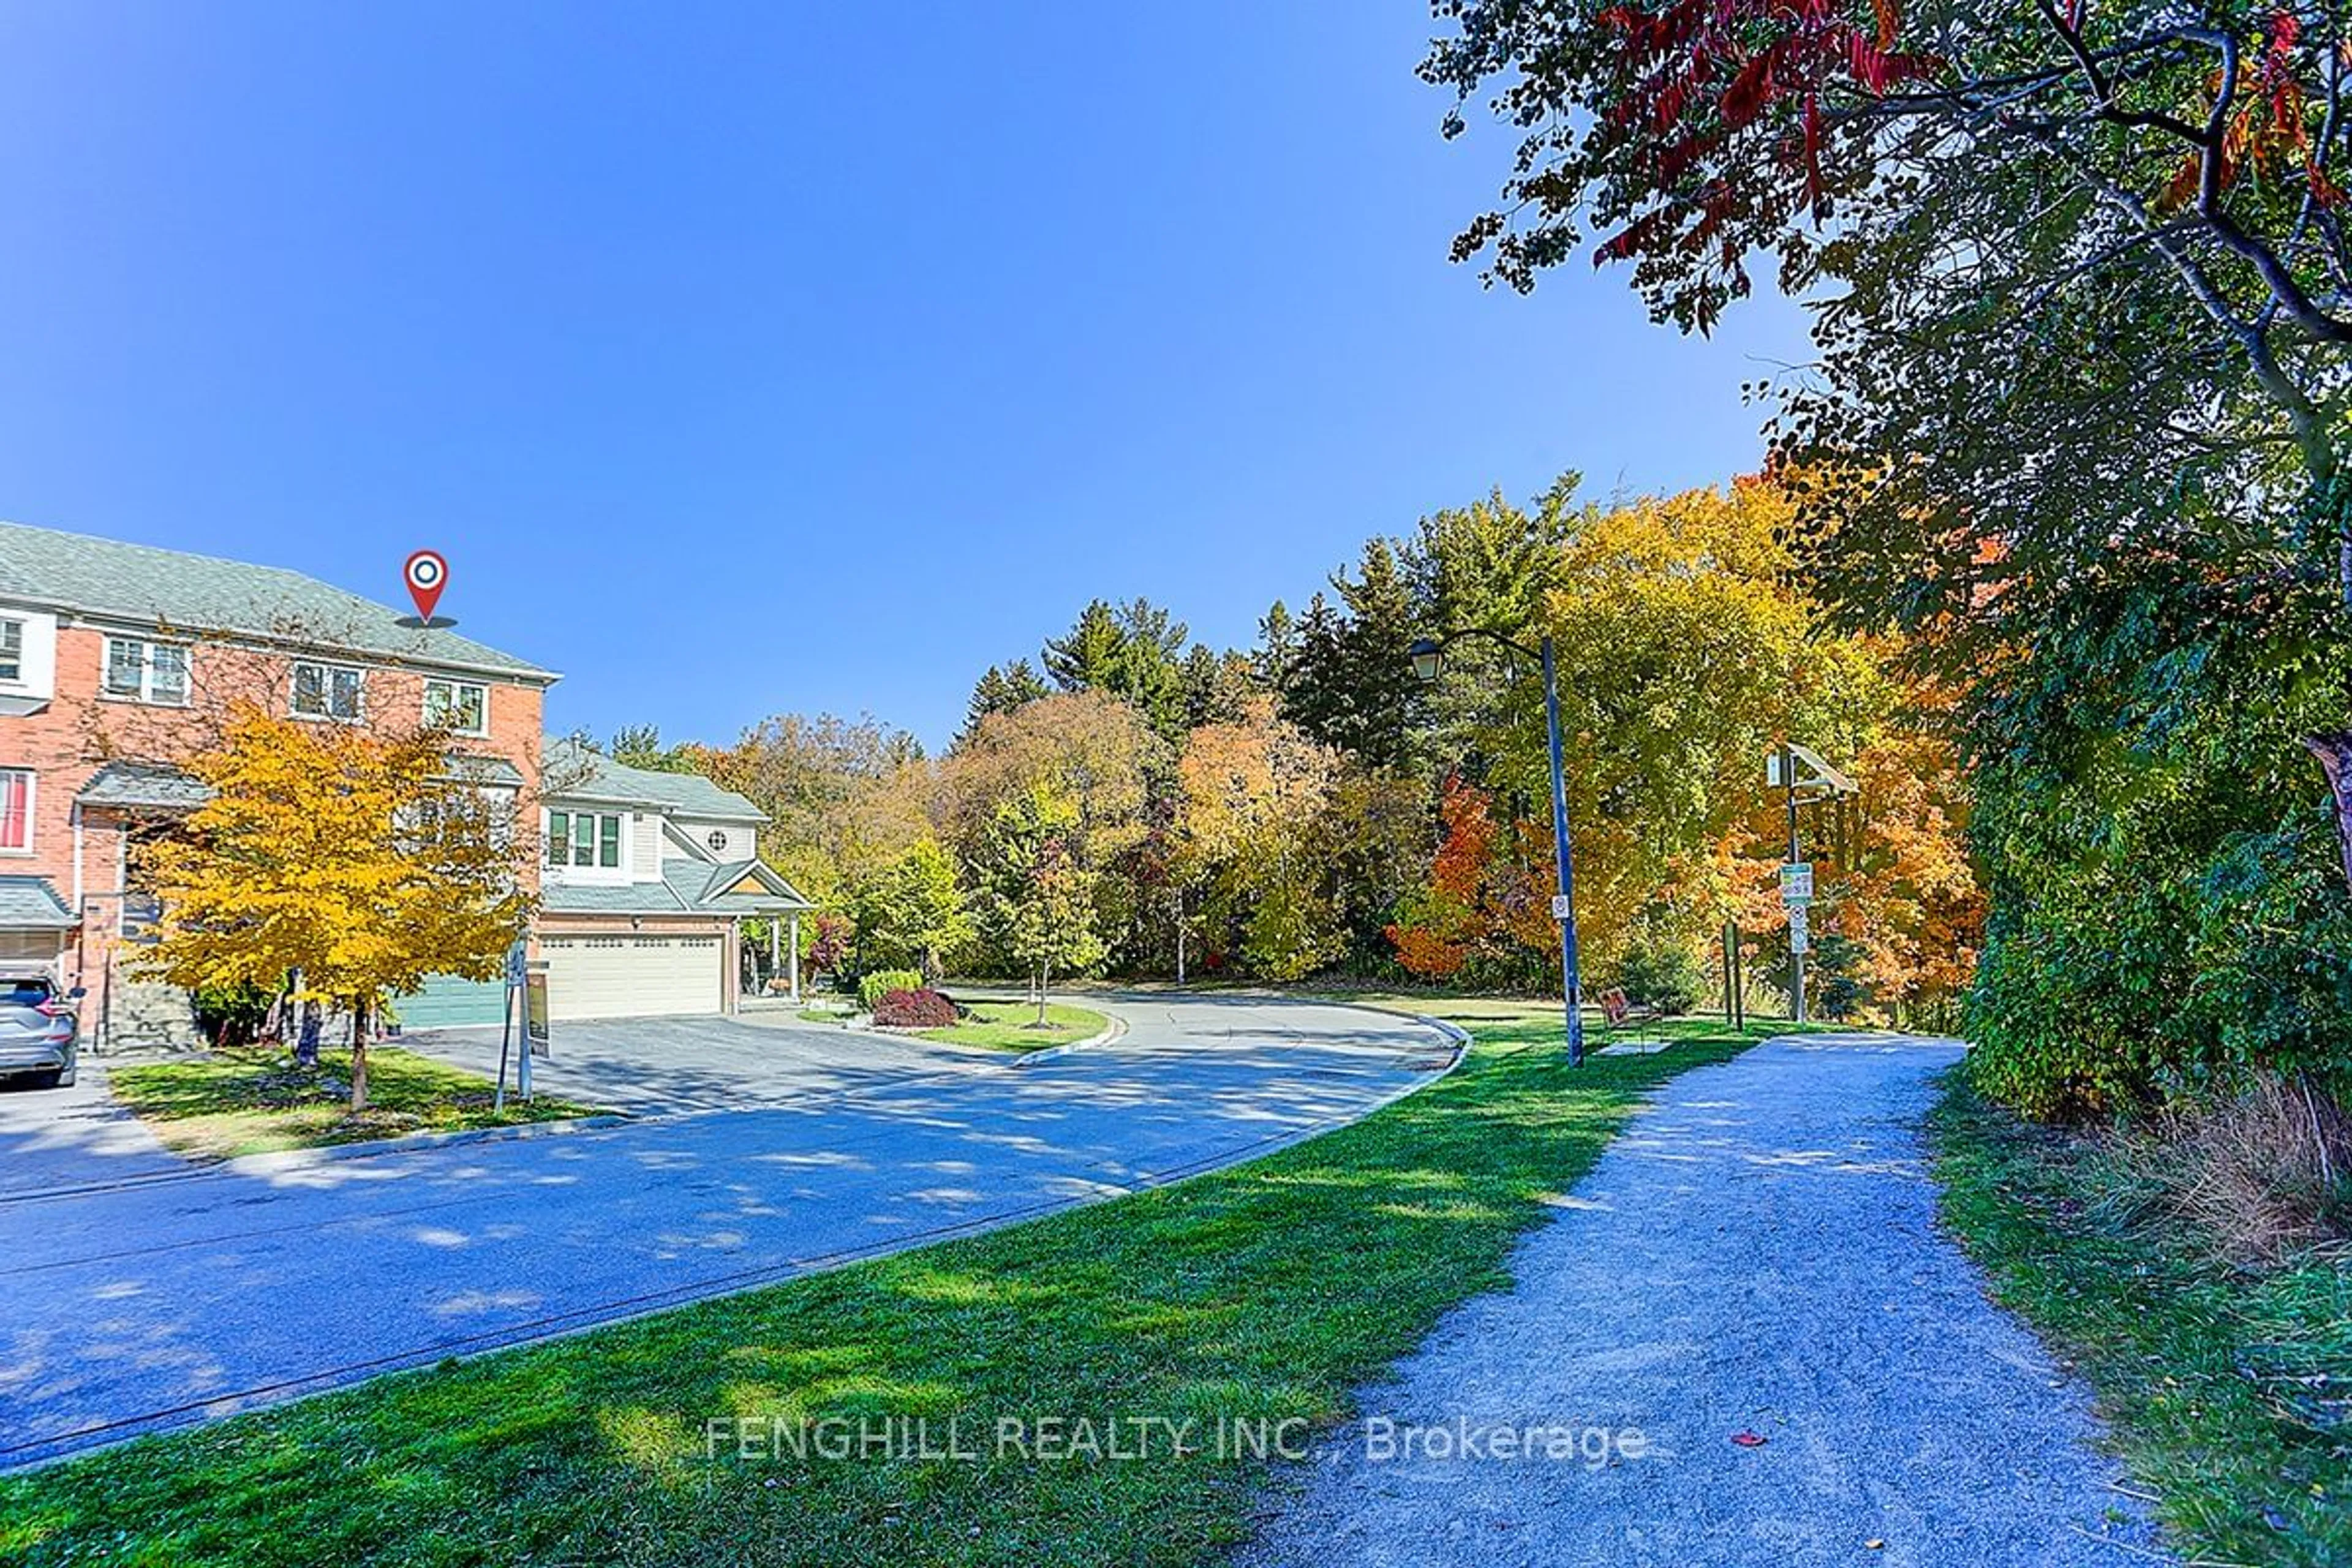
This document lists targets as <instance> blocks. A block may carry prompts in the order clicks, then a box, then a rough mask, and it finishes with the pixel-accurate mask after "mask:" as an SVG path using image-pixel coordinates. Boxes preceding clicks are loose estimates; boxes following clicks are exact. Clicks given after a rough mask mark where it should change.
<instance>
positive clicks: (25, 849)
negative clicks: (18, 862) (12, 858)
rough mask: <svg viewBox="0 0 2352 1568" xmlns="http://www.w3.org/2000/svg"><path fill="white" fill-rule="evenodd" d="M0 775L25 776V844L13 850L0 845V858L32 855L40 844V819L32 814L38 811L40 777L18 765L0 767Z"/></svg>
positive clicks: (34, 771) (35, 772) (29, 769)
mask: <svg viewBox="0 0 2352 1568" xmlns="http://www.w3.org/2000/svg"><path fill="white" fill-rule="evenodd" d="M0 773H22V774H24V775H25V842H24V843H22V844H21V845H18V846H16V847H13V848H12V847H9V846H7V845H5V844H0V856H9V855H30V854H32V853H33V847H34V846H35V845H37V844H38V843H39V842H40V839H39V837H37V828H38V824H39V820H40V819H39V818H38V817H37V816H35V815H34V814H35V813H36V812H37V811H38V810H39V809H40V804H41V775H40V773H38V772H37V771H36V770H35V769H32V768H28V767H25V766H23V765H21V764H18V763H10V764H8V765H6V766H0Z"/></svg>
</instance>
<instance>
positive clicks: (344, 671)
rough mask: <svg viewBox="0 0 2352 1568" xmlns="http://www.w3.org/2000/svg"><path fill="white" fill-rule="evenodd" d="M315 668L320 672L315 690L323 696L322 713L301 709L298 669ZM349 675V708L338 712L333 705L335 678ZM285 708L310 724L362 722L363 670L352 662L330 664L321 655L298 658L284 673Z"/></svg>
mask: <svg viewBox="0 0 2352 1568" xmlns="http://www.w3.org/2000/svg"><path fill="white" fill-rule="evenodd" d="M306 669H315V670H317V671H319V673H320V686H319V690H320V695H321V696H323V697H324V698H325V699H326V703H327V710H326V711H325V712H323V713H305V712H304V711H302V707H301V703H302V672H303V671H304V670H306ZM338 675H348V676H350V677H351V678H352V711H351V712H349V713H338V712H336V711H335V710H334V707H335V677H336V676H338ZM286 710H287V711H288V712H289V713H291V714H292V715H293V716H294V717H295V718H297V719H307V720H309V721H311V722H312V723H314V724H363V723H365V722H367V671H366V670H365V669H363V668H361V667H360V666H358V665H356V664H333V663H330V662H329V661H328V660H326V659H322V658H298V659H296V660H295V661H294V668H292V669H291V670H290V671H289V673H288V675H287V688H286Z"/></svg>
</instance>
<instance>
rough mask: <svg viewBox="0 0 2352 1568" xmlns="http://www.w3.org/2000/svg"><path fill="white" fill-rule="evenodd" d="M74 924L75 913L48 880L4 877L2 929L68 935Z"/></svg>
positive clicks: (0, 912) (0, 913)
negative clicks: (31, 929) (66, 933)
mask: <svg viewBox="0 0 2352 1568" xmlns="http://www.w3.org/2000/svg"><path fill="white" fill-rule="evenodd" d="M74 923H75V921H74V918H73V911H72V910H68V909H67V908H66V901H65V900H63V899H61V898H59V897H58V890H57V889H55V888H52V887H50V886H49V879H47V878H46V877H0V927H6V928H9V929H11V930H16V931H23V930H24V929H26V927H28V926H30V927H37V928H38V929H40V930H42V931H64V930H67V929H68V928H69V927H71V926H72V925H73V924H74Z"/></svg>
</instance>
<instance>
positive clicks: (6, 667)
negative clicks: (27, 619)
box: [0, 616, 25, 686]
mask: <svg viewBox="0 0 2352 1568" xmlns="http://www.w3.org/2000/svg"><path fill="white" fill-rule="evenodd" d="M24 679H25V623H24V622H22V621H20V620H18V619H16V617H15V616H0V681H5V682H7V683H8V684H9V685H12V686H14V685H18V684H20V683H22V682H23V680H24Z"/></svg>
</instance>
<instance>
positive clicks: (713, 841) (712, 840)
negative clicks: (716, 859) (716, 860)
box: [703, 827, 727, 853]
mask: <svg viewBox="0 0 2352 1568" xmlns="http://www.w3.org/2000/svg"><path fill="white" fill-rule="evenodd" d="M703 842H704V843H705V844H708V845H709V846H710V847H711V850H712V851H713V852H714V853H718V852H721V851H724V850H725V849H726V847H727V830H726V829H725V828H723V827H714V828H712V829H711V830H710V837H708V838H706V839H704V840H703Z"/></svg>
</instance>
